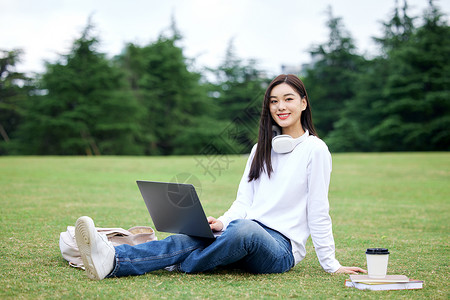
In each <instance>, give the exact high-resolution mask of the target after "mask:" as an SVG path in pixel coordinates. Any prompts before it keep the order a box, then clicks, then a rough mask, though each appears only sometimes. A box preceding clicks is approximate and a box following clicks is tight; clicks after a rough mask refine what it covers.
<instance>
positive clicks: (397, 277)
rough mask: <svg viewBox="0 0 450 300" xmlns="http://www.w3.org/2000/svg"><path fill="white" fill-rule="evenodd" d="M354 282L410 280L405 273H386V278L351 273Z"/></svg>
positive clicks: (370, 282)
mask: <svg viewBox="0 0 450 300" xmlns="http://www.w3.org/2000/svg"><path fill="white" fill-rule="evenodd" d="M350 280H351V281H352V282H362V283H368V284H372V283H388V282H408V281H409V278H408V277H407V276H405V275H386V277H384V278H370V277H369V275H350Z"/></svg>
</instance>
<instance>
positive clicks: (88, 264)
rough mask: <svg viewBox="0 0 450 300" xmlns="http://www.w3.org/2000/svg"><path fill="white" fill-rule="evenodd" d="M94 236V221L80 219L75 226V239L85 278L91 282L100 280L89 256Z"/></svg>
mask: <svg viewBox="0 0 450 300" xmlns="http://www.w3.org/2000/svg"><path fill="white" fill-rule="evenodd" d="M93 231H94V232H93ZM94 235H95V225H94V221H92V219H91V218H89V217H80V218H79V219H78V220H77V222H76V224H75V239H76V241H77V245H78V249H79V250H80V254H81V259H82V260H83V264H84V268H85V270H86V274H87V276H88V277H89V278H90V279H93V280H100V279H101V278H100V276H98V272H97V270H96V268H95V265H94V262H93V261H92V256H91V254H92V251H91V250H92V248H93V247H94V246H95V245H92V243H93V242H95V239H94Z"/></svg>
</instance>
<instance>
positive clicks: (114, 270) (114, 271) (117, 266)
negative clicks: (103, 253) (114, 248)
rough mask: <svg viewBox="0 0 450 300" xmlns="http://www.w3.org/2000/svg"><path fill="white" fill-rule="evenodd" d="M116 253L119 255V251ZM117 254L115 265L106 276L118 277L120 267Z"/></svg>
mask: <svg viewBox="0 0 450 300" xmlns="http://www.w3.org/2000/svg"><path fill="white" fill-rule="evenodd" d="M116 255H117V253H116ZM116 255H114V267H113V269H112V271H111V273H109V274H108V275H106V277H105V278H111V277H116V273H117V270H118V269H119V259H118V258H117V256H116Z"/></svg>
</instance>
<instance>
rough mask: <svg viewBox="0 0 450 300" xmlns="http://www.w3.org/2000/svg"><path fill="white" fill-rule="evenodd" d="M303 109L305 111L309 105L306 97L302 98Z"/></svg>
mask: <svg viewBox="0 0 450 300" xmlns="http://www.w3.org/2000/svg"><path fill="white" fill-rule="evenodd" d="M301 105H302V111H304V110H305V109H306V108H307V107H308V102H306V97H303V98H302V104H301Z"/></svg>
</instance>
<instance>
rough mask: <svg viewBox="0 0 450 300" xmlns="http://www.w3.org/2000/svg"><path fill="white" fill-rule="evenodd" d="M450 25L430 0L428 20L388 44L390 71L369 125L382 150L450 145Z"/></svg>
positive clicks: (431, 148)
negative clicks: (398, 41)
mask: <svg viewBox="0 0 450 300" xmlns="http://www.w3.org/2000/svg"><path fill="white" fill-rule="evenodd" d="M449 37H450V29H449V27H448V25H447V24H446V22H445V21H444V19H443V16H442V14H441V13H440V11H439V9H438V8H437V7H436V6H434V5H433V3H432V1H430V7H429V9H428V10H427V11H426V13H425V15H424V25H422V26H421V27H419V28H418V29H417V30H415V31H414V32H413V33H412V34H411V35H410V37H409V38H408V39H406V40H404V42H403V43H402V44H400V45H399V46H397V47H396V48H392V49H390V48H388V49H387V50H388V51H387V53H388V59H389V65H390V72H389V75H388V76H387V79H386V85H385V87H384V101H383V103H382V105H380V110H379V115H380V117H381V118H382V120H381V121H380V122H379V124H378V125H377V126H375V127H374V128H373V130H372V131H371V135H372V136H373V138H374V139H375V140H376V145H377V148H378V149H380V150H407V151H414V150H416V151H417V150H449V148H450V134H449V133H448V128H449V126H450V117H449V116H450V102H449V100H448V99H450V81H449V79H448V74H449V71H450V38H449Z"/></svg>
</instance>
